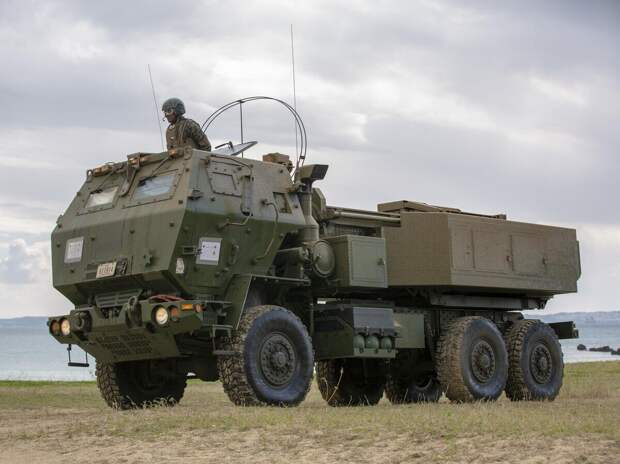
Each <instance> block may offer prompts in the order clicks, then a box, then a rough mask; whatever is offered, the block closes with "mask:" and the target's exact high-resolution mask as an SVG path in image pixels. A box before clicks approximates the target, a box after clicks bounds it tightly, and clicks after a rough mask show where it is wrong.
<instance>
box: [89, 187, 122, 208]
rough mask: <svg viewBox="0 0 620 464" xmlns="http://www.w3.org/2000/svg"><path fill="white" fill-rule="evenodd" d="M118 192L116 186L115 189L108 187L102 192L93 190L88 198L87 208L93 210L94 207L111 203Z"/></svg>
mask: <svg viewBox="0 0 620 464" xmlns="http://www.w3.org/2000/svg"><path fill="white" fill-rule="evenodd" d="M117 190H118V186H116V187H108V188H106V189H103V190H95V191H94V192H92V193H91V194H90V196H89V197H88V201H87V202H86V207H87V208H94V207H95V206H102V205H107V204H109V203H112V201H114V196H115V195H116V191H117Z"/></svg>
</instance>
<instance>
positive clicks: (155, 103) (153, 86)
mask: <svg viewBox="0 0 620 464" xmlns="http://www.w3.org/2000/svg"><path fill="white" fill-rule="evenodd" d="M147 68H148V70H149V80H150V81H151V91H152V92H153V104H154V105H155V119H156V120H157V127H159V140H160V141H161V151H166V148H165V147H164V133H163V132H162V130H161V121H160V119H159V104H158V103H157V97H156V96H155V84H153V75H152V74H151V65H150V64H147ZM295 135H297V133H295Z"/></svg>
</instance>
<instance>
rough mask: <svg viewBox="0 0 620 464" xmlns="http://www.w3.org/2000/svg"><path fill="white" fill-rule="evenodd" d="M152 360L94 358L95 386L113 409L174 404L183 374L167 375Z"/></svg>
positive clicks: (179, 394) (180, 392) (183, 381)
mask: <svg viewBox="0 0 620 464" xmlns="http://www.w3.org/2000/svg"><path fill="white" fill-rule="evenodd" d="M166 374H167V373H166V372H165V371H163V370H162V369H161V368H160V369H158V368H157V366H156V365H155V362H154V361H150V360H147V361H132V362H124V363H100V362H97V366H96V368H95V375H96V377H97V387H98V388H99V392H100V393H101V396H102V397H103V399H104V400H105V402H106V403H107V404H108V406H110V407H111V408H113V409H136V408H144V407H150V406H174V405H175V404H177V403H178V402H179V401H181V398H183V393H184V392H185V387H186V385H187V378H186V376H185V375H176V376H170V375H166Z"/></svg>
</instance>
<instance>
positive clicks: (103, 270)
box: [96, 261, 116, 279]
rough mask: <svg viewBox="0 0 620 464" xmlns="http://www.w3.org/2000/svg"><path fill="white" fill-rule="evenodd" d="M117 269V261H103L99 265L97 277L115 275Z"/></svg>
mask: <svg viewBox="0 0 620 464" xmlns="http://www.w3.org/2000/svg"><path fill="white" fill-rule="evenodd" d="M115 271H116V261H112V262H111V263H102V264H100V265H99V266H97V276H96V278H97V279H99V278H100V277H111V276H113V275H114V272H115Z"/></svg>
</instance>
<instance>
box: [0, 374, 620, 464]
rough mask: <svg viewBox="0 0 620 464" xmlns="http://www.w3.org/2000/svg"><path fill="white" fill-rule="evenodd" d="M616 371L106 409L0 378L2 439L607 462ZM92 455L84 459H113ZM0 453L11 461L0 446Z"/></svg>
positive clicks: (84, 388)
mask: <svg viewBox="0 0 620 464" xmlns="http://www.w3.org/2000/svg"><path fill="white" fill-rule="evenodd" d="M619 381H620V362H605V363H583V364H571V365H568V366H566V371H565V381H564V387H563V389H562V392H561V394H560V396H559V397H558V398H557V400H556V401H555V402H553V403H538V402H521V403H512V402H510V401H509V400H507V399H506V398H505V397H502V398H501V399H500V400H499V401H498V402H496V403H477V404H463V405H457V404H450V403H448V402H447V401H446V400H445V399H442V401H441V402H440V403H439V404H419V405H416V404H413V405H404V406H392V405H391V404H390V403H388V402H387V400H385V398H384V399H383V400H382V401H381V402H380V403H379V405H378V406H374V407H359V408H331V407H329V406H327V405H326V404H325V403H324V402H323V400H322V399H321V398H320V395H319V393H318V391H317V390H316V389H315V388H313V390H312V391H311V393H310V395H309V397H308V398H307V400H306V401H305V402H304V403H302V405H301V406H300V407H298V408H290V409H280V408H267V407H251V408H240V407H236V406H233V405H232V404H231V403H230V401H229V400H228V398H227V397H226V395H225V394H224V392H223V391H222V387H221V385H220V384H219V383H203V382H200V381H190V383H189V386H188V389H187V391H186V396H185V398H184V399H183V400H182V402H181V404H180V405H178V406H176V407H174V408H166V407H154V408H150V409H144V410H137V411H126V412H117V411H112V410H110V409H109V408H108V407H107V406H106V405H105V404H104V402H103V400H101V398H100V396H99V392H98V390H97V387H96V385H95V383H94V382H14V381H11V382H0V424H1V425H0V446H2V449H7V448H8V449H9V450H11V449H14V450H20V452H24V450H26V454H25V455H28V451H27V450H29V449H30V450H31V453H30V455H31V456H32V457H33V458H37V457H38V458H41V457H42V455H39V454H37V453H40V452H41V450H46V449H47V450H49V449H56V448H54V446H56V444H58V443H63V444H64V445H62V446H60V445H59V446H60V448H58V452H59V453H61V454H63V453H64V454H63V455H64V456H65V457H66V454H69V455H72V456H73V457H74V458H76V460H77V458H80V457H81V456H82V457H83V456H88V449H89V446H91V445H92V444H93V443H101V442H102V441H106V443H109V444H110V447H111V448H110V450H111V451H112V452H116V451H117V452H118V453H119V455H120V453H121V449H125V448H127V449H130V450H133V451H132V453H134V454H135V453H138V448H140V446H138V445H139V444H141V443H142V444H145V446H146V444H148V443H154V442H158V441H162V440H163V441H164V442H167V443H169V442H174V445H171V446H170V447H169V448H166V449H164V450H162V453H163V455H165V456H166V457H167V458H168V462H176V461H175V459H176V458H179V462H182V459H181V457H183V456H185V457H188V456H193V455H194V454H192V453H194V452H196V450H197V449H201V450H202V451H203V452H205V453H209V455H210V456H212V457H220V458H225V457H226V456H230V457H233V456H234V457H236V459H237V460H239V461H243V457H244V456H245V457H246V458H247V459H248V460H250V459H251V458H252V457H253V456H254V455H255V457H257V460H254V462H261V461H260V459H258V458H259V457H260V456H262V455H263V454H264V455H265V462H277V461H278V460H279V456H281V457H282V461H286V459H285V457H288V459H296V462H304V460H305V459H308V461H313V462H330V459H327V458H325V459H324V460H321V459H318V458H316V456H323V454H325V453H327V454H325V456H331V457H332V458H333V459H334V460H335V459H339V460H341V461H342V462H347V461H348V460H349V459H351V460H354V461H356V462H372V461H373V460H374V459H381V456H383V457H385V458H389V459H388V462H411V461H415V460H416V459H420V460H421V459H425V460H427V461H429V460H430V462H434V461H437V462H441V461H446V460H447V461H450V460H457V461H458V460H464V461H465V460H468V459H469V460H471V459H475V458H476V457H481V456H485V457H489V456H490V458H489V459H488V461H489V462H490V461H493V460H495V459H496V460H502V461H505V462H512V461H513V460H514V462H521V461H522V460H521V458H523V457H524V456H529V457H532V458H535V457H536V456H538V457H540V458H541V460H542V458H543V457H544V456H547V458H549V459H551V458H553V457H559V456H563V455H564V454H566V457H567V460H566V462H605V461H609V460H610V459H612V458H613V456H616V457H617V455H618V453H620V390H619V389H618V382H619ZM9 424H10V425H9ZM95 438H96V440H97V441H94V440H95ZM50 447H51V448H50ZM61 449H62V452H61ZM114 450H116V451H114ZM16 452H17V451H16ZM80 453H84V454H80ZM140 453H141V452H140ZM227 453H228V454H227ZM322 453H323V454H322ZM488 453H491V454H488ZM61 454H59V455H58V459H59V460H58V462H61V459H60V457H61ZM130 454H131V453H130ZM8 456H9V457H10V456H12V455H11V454H10V453H9V455H8ZM15 456H17V454H15ZM135 456H138V454H135ZM139 456H142V457H143V458H144V456H143V454H139ZM267 456H271V458H273V460H272V461H270V460H269V459H267ZM304 456H306V457H304ZM312 456H313V457H312ZM48 457H49V456H48ZM310 457H312V459H310ZM517 458H519V459H517ZM96 459H97V457H95V460H94V461H93V460H91V462H115V460H113V459H112V460H107V461H106V460H105V459H104V458H103V457H101V459H102V460H101V461H97V460H96ZM106 459H108V458H106ZM145 459H146V458H145ZM35 460H36V459H35ZM485 460H486V459H485ZM612 460H613V459H612ZM0 462H10V461H4V460H3V458H2V457H0ZM50 462H56V461H54V460H53V459H50ZM127 462H134V461H132V460H128V461H127ZM135 462H140V459H137V460H136V461H135ZM532 462H537V461H536V459H533V461H532Z"/></svg>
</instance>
